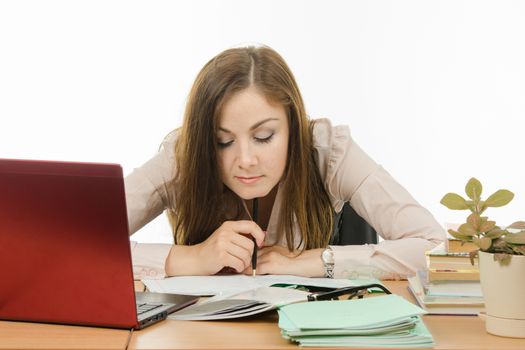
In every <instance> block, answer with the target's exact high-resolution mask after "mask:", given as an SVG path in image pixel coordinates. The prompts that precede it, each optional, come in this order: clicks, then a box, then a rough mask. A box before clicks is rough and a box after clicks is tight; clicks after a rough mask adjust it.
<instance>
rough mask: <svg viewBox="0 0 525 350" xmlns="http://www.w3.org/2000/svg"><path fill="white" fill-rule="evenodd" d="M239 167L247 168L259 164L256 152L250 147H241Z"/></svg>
mask: <svg viewBox="0 0 525 350" xmlns="http://www.w3.org/2000/svg"><path fill="white" fill-rule="evenodd" d="M238 159H239V166H240V167H241V168H247V167H250V166H253V165H255V164H257V156H256V154H255V150H254V149H253V147H251V146H250V145H241V146H240V147H239V158H238Z"/></svg>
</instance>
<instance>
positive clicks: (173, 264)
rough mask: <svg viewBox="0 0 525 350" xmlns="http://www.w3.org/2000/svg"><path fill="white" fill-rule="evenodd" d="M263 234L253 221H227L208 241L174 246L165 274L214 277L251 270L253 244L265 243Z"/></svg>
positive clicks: (260, 244)
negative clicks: (227, 269) (228, 269)
mask: <svg viewBox="0 0 525 350" xmlns="http://www.w3.org/2000/svg"><path fill="white" fill-rule="evenodd" d="M264 235H265V234H264V232H263V230H261V228H260V227H259V226H258V225H257V224H256V223H255V222H253V221H248V220H240V221H226V222H224V223H223V224H222V225H221V226H220V227H219V228H218V229H216V230H215V231H214V232H213V233H212V234H211V236H210V237H208V239H206V240H205V241H204V242H202V243H199V244H196V245H194V246H177V245H174V246H173V248H172V249H171V252H170V255H169V257H168V258H169V259H168V260H169V261H168V260H167V261H166V272H167V274H168V275H170V276H176V275H179V276H180V275H214V274H216V273H217V272H219V271H221V270H222V268H224V267H226V266H229V267H231V268H233V269H234V270H235V271H237V272H242V271H244V270H245V269H247V268H250V269H251V261H252V252H253V248H254V246H253V241H252V237H254V238H255V240H256V242H257V246H262V245H263V242H264Z"/></svg>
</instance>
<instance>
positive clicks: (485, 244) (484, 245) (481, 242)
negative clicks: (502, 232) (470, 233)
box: [472, 237, 492, 251]
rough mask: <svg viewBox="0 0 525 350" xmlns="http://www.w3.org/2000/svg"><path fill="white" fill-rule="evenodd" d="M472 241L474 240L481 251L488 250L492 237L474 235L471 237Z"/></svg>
mask: <svg viewBox="0 0 525 350" xmlns="http://www.w3.org/2000/svg"><path fill="white" fill-rule="evenodd" d="M472 242H474V243H475V244H476V245H477V246H478V247H479V249H481V250H483V251H487V250H489V248H490V246H491V245H492V239H490V238H489V237H481V238H478V237H474V238H472Z"/></svg>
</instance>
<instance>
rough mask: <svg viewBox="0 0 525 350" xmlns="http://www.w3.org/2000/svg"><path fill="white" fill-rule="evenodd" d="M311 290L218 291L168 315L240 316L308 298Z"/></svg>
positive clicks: (189, 317)
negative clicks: (201, 300) (225, 293)
mask: <svg viewBox="0 0 525 350" xmlns="http://www.w3.org/2000/svg"><path fill="white" fill-rule="evenodd" d="M309 294H310V293H309V292H305V291H302V290H298V289H292V288H281V287H259V288H256V289H252V290H248V291H244V292H241V293H234V294H230V295H218V296H215V297H213V298H209V299H207V300H205V301H204V302H202V303H199V304H196V305H193V306H190V307H187V308H186V309H183V310H180V311H178V312H175V313H173V314H171V315H170V316H169V318H171V319H175V320H194V321H198V320H219V319H221V320H222V319H229V318H240V317H246V316H250V315H255V314H259V313H262V312H265V311H268V310H273V309H276V308H278V307H280V306H283V305H288V304H292V303H297V302H306V301H307V297H308V295H309Z"/></svg>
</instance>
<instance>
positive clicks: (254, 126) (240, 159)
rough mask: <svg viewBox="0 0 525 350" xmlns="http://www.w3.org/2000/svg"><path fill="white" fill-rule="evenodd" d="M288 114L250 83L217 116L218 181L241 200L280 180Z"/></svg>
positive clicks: (260, 194)
mask: <svg viewBox="0 0 525 350" xmlns="http://www.w3.org/2000/svg"><path fill="white" fill-rule="evenodd" d="M288 128H289V127H288V117H287V115H286V111H285V109H284V107H283V106H282V105H280V104H276V103H271V102H269V101H268V100H267V99H266V97H265V96H264V95H263V94H261V93H260V92H259V91H258V90H257V88H255V87H253V86H251V87H249V88H247V89H245V90H242V91H240V92H238V93H236V94H234V95H233V96H232V97H231V98H230V99H228V100H227V101H226V102H225V104H224V106H223V108H222V111H221V113H220V115H219V127H218V131H217V136H216V137H217V143H218V146H217V149H218V153H217V158H218V162H219V173H220V177H221V180H222V182H223V183H224V184H225V185H226V186H227V187H228V188H230V189H231V190H232V191H233V192H235V193H236V194H237V195H238V196H239V197H241V198H243V199H252V198H257V197H264V196H266V195H267V194H268V193H269V192H270V191H271V190H272V188H274V187H275V185H277V184H278V183H279V181H280V180H281V178H282V176H283V174H284V170H285V167H286V162H287V154H288V138H289V136H288Z"/></svg>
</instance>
